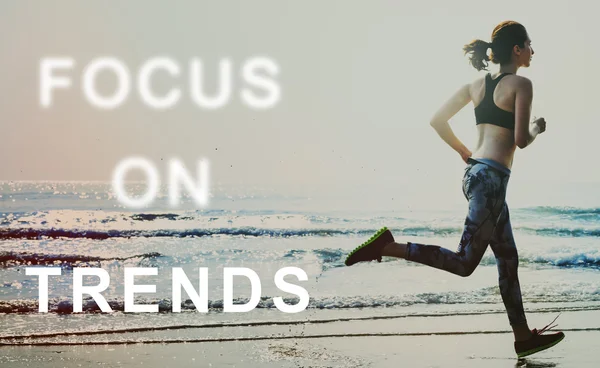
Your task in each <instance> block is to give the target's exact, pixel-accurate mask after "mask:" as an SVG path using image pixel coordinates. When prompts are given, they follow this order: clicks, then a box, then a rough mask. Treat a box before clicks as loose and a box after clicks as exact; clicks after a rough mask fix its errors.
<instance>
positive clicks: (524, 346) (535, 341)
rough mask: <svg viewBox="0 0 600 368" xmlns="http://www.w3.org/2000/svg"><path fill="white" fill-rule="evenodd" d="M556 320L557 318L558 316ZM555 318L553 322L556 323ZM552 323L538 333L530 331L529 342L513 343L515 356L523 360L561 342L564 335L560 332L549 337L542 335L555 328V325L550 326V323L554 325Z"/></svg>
mask: <svg viewBox="0 0 600 368" xmlns="http://www.w3.org/2000/svg"><path fill="white" fill-rule="evenodd" d="M556 318H558V316H557V317H556ZM556 318H555V319H554V321H556ZM554 321H552V322H550V324H548V325H547V326H546V327H544V328H542V329H541V330H539V331H538V330H537V329H535V328H534V329H533V330H532V331H531V333H532V334H533V336H531V338H530V339H529V340H525V341H515V352H516V353H517V356H518V357H519V358H523V357H526V356H528V355H531V354H535V353H537V352H540V351H542V350H546V349H548V348H551V347H553V346H554V345H556V344H558V343H559V342H561V341H562V339H564V338H565V334H564V333H562V332H556V333H553V334H550V335H542V334H543V333H544V332H545V331H548V330H550V329H551V328H553V327H556V325H554V326H550V325H551V324H552V323H554ZM548 326H550V327H548Z"/></svg>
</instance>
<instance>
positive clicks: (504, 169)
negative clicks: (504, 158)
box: [467, 157, 510, 175]
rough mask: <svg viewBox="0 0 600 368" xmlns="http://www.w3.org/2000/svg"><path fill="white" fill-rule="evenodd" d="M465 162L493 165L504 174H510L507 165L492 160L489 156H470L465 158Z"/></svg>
mask: <svg viewBox="0 0 600 368" xmlns="http://www.w3.org/2000/svg"><path fill="white" fill-rule="evenodd" d="M467 163H469V164H485V165H488V166H491V167H493V168H494V169H496V170H499V171H502V172H503V173H505V174H506V175H510V169H509V168H508V167H506V166H504V165H502V164H501V163H499V162H498V161H494V160H492V159H489V158H477V159H474V158H470V157H469V158H468V159H467Z"/></svg>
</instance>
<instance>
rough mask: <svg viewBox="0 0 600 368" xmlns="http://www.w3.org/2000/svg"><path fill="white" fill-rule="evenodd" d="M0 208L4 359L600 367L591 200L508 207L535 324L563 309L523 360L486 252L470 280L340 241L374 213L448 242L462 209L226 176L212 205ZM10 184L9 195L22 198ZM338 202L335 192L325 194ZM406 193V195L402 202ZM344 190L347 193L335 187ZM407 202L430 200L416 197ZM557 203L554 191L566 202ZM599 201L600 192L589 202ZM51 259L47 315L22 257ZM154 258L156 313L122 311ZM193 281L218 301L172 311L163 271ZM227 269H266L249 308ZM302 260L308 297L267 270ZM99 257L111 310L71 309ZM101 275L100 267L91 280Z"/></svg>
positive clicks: (77, 200)
mask: <svg viewBox="0 0 600 368" xmlns="http://www.w3.org/2000/svg"><path fill="white" fill-rule="evenodd" d="M1 195H2V198H1V199H2V200H3V203H4V204H5V206H4V207H3V212H2V213H1V214H0V216H1V219H0V224H1V227H0V236H2V242H1V243H0V261H1V262H0V263H1V265H0V274H1V275H2V288H0V325H1V327H2V331H1V332H0V343H1V344H2V346H0V364H1V365H2V366H7V367H27V366H48V367H77V366H96V365H97V366H105V367H107V366H108V367H112V366H114V367H119V366H134V365H136V366H137V365H145V366H150V367H163V366H167V365H169V364H177V365H179V366H184V367H185V366H190V367H191V366H213V367H226V366H231V367H233V366H240V367H241V366H249V367H254V366H256V367H258V366H281V367H362V366H369V367H392V366H399V365H401V366H402V365H407V366H411V367H506V366H511V367H513V366H527V367H573V366H577V367H595V366H597V364H598V362H599V360H598V358H597V356H596V355H595V353H594V349H593V348H594V346H595V345H594V344H595V342H596V341H597V338H598V337H599V331H600V272H598V266H599V264H600V263H599V259H600V255H599V253H598V244H599V243H598V231H599V229H598V227H597V223H598V216H599V212H598V209H597V207H583V206H579V207H573V206H567V205H566V204H568V203H569V202H568V201H565V200H564V199H562V198H560V197H555V198H554V200H555V202H556V203H550V204H551V205H549V206H536V205H530V206H525V207H522V208H515V209H514V210H513V211H512V212H511V216H512V222H513V224H514V230H515V237H516V238H517V241H518V248H519V256H520V267H519V279H520V283H521V285H522V286H521V288H522V291H523V301H524V305H525V309H526V315H527V318H528V322H529V325H530V327H531V328H538V329H539V328H542V327H543V326H545V325H547V324H548V323H550V322H551V321H552V320H553V319H554V318H555V317H557V316H559V315H560V316H559V318H558V319H557V321H556V323H558V327H557V328H556V329H557V330H562V331H564V332H565V334H566V339H565V340H564V341H562V342H561V343H559V344H558V345H557V346H555V347H553V348H551V349H549V350H547V351H545V352H541V353H538V354H535V355H533V356H532V357H530V358H527V359H526V360H524V361H518V360H517V359H516V354H515V352H514V349H513V336H512V333H511V332H510V326H509V324H508V318H507V316H506V313H505V309H504V305H503V304H502V300H501V297H500V293H499V290H498V285H497V278H498V275H497V270H496V266H495V259H494V257H493V254H492V252H491V251H489V250H488V252H487V253H486V255H485V256H484V258H483V259H482V261H481V264H480V265H479V267H478V268H477V269H476V270H475V272H474V273H473V274H472V275H471V276H470V277H467V278H462V277H458V276H455V275H452V274H450V273H447V272H443V271H440V270H436V269H432V268H429V267H425V266H422V265H419V264H416V263H411V262H407V261H404V260H397V259H391V258H384V260H383V262H381V263H377V262H371V263H361V264H358V265H355V266H352V267H346V266H344V264H343V261H344V258H345V256H346V254H348V252H349V251H350V250H352V249H353V248H354V247H356V245H358V244H360V243H361V242H363V241H364V240H365V239H366V238H368V236H370V235H371V234H372V233H374V232H375V231H376V230H377V229H379V228H380V227H382V226H388V227H389V228H390V229H391V230H392V232H393V233H394V235H395V236H396V237H397V239H418V240H419V241H420V242H423V243H428V244H438V245H441V246H445V247H448V248H450V249H452V248H454V249H455V248H456V242H457V238H459V236H460V233H461V231H462V229H461V225H462V218H463V216H464V213H463V210H464V208H462V207H452V206H451V205H447V206H443V207H440V208H438V209H436V208H433V209H427V208H425V209H422V210H415V209H413V208H410V209H406V208H405V209H402V208H399V209H398V208H393V207H392V205H390V204H388V206H389V207H388V208H385V201H384V200H381V201H380V202H379V203H377V202H376V201H375V200H374V199H373V198H374V197H373V198H370V199H369V203H370V205H371V207H369V206H367V205H366V202H364V203H356V202H353V203H354V204H356V205H357V206H360V209H356V208H354V209H353V208H344V207H342V206H340V205H336V203H337V204H339V203H345V204H346V205H348V203H351V202H349V201H347V200H344V199H343V198H329V199H326V198H325V199H320V200H314V198H313V197H303V196H292V195H281V194H278V193H273V192H256V191H255V192H252V191H248V190H247V189H241V190H240V191H238V193H237V194H233V192H232V191H231V189H227V190H225V189H223V191H222V192H221V193H220V192H218V191H216V194H215V197H214V198H213V209H210V210H205V211H198V210H193V209H182V210H178V211H165V210H164V208H161V207H160V203H159V204H157V207H156V208H149V209H147V210H145V211H132V210H126V209H123V208H119V207H116V208H115V206H114V204H115V200H114V198H112V197H111V196H110V189H109V188H107V184H98V183H14V182H12V183H8V184H7V183H5V184H3V187H2V193H1ZM13 199H14V201H13ZM327 200H329V202H327ZM403 200H405V201H407V203H409V202H408V201H409V200H411V199H410V198H405V199H403ZM336 201H337V202H336ZM413 201H414V202H418V201H424V199H422V198H421V199H420V198H414V199H413ZM561 201H562V203H563V204H562V205H561ZM590 205H593V204H592V203H590ZM32 267H59V268H60V271H61V275H60V276H51V277H50V278H49V286H48V298H49V299H48V313H39V312H38V309H39V299H38V293H39V290H38V286H39V283H38V277H37V276H32V275H27V274H26V272H25V269H26V268H32ZM131 267H137V268H155V269H157V270H158V274H157V275H155V276H136V277H137V278H136V284H148V285H154V286H155V292H153V293H138V294H136V296H135V303H137V304H140V305H142V304H156V305H157V308H158V310H159V312H158V313H127V312H125V308H126V307H125V306H126V303H125V298H124V270H125V269H126V268H131ZM175 267H178V268H181V269H182V270H183V272H185V274H186V275H187V277H189V279H190V282H191V284H192V285H193V286H194V287H196V286H197V285H199V273H198V270H199V268H200V267H205V268H207V269H208V289H209V290H208V311H207V312H199V311H197V310H196V308H195V306H194V304H193V303H192V301H191V300H189V299H188V295H186V294H185V292H184V293H183V294H182V297H183V299H182V300H183V301H182V303H181V310H182V312H181V313H177V312H173V310H172V309H173V308H172V305H173V297H172V290H171V281H172V279H171V270H172V269H173V268H175ZM226 267H245V268H249V269H251V270H253V271H254V272H256V273H257V274H258V275H259V278H260V283H261V291H260V294H261V295H260V298H259V300H258V302H257V305H256V308H254V309H253V310H251V311H249V312H246V313H228V312H224V309H223V305H224V294H223V292H224V289H223V285H224V276H223V271H224V269H225V268H226ZM283 267H297V268H300V269H302V270H304V271H305V272H306V274H307V275H308V280H306V281H299V280H297V279H295V278H294V277H288V279H287V280H288V282H290V283H294V284H296V285H299V286H302V287H303V288H304V289H305V290H306V291H307V292H308V294H309V296H310V300H309V304H308V306H307V308H306V309H305V310H303V311H301V312H299V313H284V312H282V311H280V310H279V309H277V308H276V307H275V305H274V302H273V300H274V298H275V297H283V300H284V301H285V303H287V304H290V305H293V304H295V303H297V302H298V297H297V296H295V295H294V294H290V293H286V292H283V291H282V290H280V289H279V288H277V287H276V285H275V282H274V279H273V277H274V275H275V274H276V272H277V271H278V270H279V269H281V268H283ZM75 268H79V269H87V268H101V269H103V270H105V271H106V272H107V274H108V275H109V276H110V285H109V286H108V287H107V289H106V290H104V291H103V292H102V296H103V297H104V298H105V299H106V300H107V303H108V304H109V306H110V308H111V310H112V312H111V313H100V309H99V307H98V304H97V303H96V302H95V301H94V300H92V299H91V298H90V297H89V296H87V295H85V296H84V299H83V302H82V308H83V313H73V303H74V301H73V297H72V294H73V274H74V273H73V270H74V269H75ZM85 283H86V285H94V284H95V283H97V280H94V279H93V278H90V279H86V280H85ZM233 292H234V296H235V303H238V304H239V303H246V302H248V301H249V300H250V297H251V295H250V287H249V282H248V280H244V279H243V278H240V279H236V281H235V283H234V287H233Z"/></svg>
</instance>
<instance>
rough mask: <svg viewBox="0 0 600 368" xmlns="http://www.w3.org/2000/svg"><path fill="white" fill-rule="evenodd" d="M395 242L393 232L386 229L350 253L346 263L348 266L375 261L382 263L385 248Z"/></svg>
mask: <svg viewBox="0 0 600 368" xmlns="http://www.w3.org/2000/svg"><path fill="white" fill-rule="evenodd" d="M393 241H394V237H393V236H392V233H391V231H389V230H388V228H387V227H384V228H382V229H380V230H379V231H378V232H376V233H375V235H373V236H372V237H370V238H369V240H367V241H366V242H364V243H362V244H361V245H359V246H358V247H356V248H355V249H354V250H353V251H352V252H350V254H348V257H346V261H345V262H344V263H345V264H346V266H352V265H353V264H355V263H358V262H368V261H374V260H377V262H381V252H382V251H383V248H384V247H385V246H386V245H387V244H389V243H391V242H393Z"/></svg>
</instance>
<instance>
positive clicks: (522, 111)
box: [345, 21, 565, 357]
mask: <svg viewBox="0 0 600 368" xmlns="http://www.w3.org/2000/svg"><path fill="white" fill-rule="evenodd" d="M488 49H491V54H490V56H488V55H487V50H488ZM463 50H464V52H465V55H466V54H469V55H470V57H469V59H470V62H471V64H472V65H473V66H474V67H475V69H477V70H487V66H488V61H491V62H492V63H494V64H499V65H500V68H499V72H498V73H496V74H494V75H492V74H491V73H488V74H486V76H485V77H484V78H479V79H477V80H475V81H474V82H472V83H469V84H466V85H464V86H462V87H461V88H460V89H459V90H458V91H457V92H456V93H455V94H454V95H453V96H452V97H451V98H450V99H449V100H448V102H446V103H445V104H444V105H443V106H442V107H441V108H440V109H439V111H437V113H436V114H435V115H434V117H433V118H432V120H431V126H432V127H433V128H434V129H435V130H436V132H437V133H438V134H439V136H440V137H441V138H442V139H443V140H444V141H445V142H446V143H447V144H448V145H449V146H450V147H452V149H454V150H455V151H456V152H457V153H458V154H459V155H460V156H461V158H462V159H463V161H465V163H466V164H467V166H466V168H465V170H464V176H463V181H462V183H463V185H462V190H463V194H464V196H465V198H466V199H467V201H468V202H469V210H468V214H467V217H466V220H465V223H464V229H463V234H462V237H461V239H460V243H459V245H458V250H457V251H456V252H454V251H451V250H449V249H446V248H442V247H439V246H436V245H425V244H418V243H411V242H407V243H398V242H395V241H394V237H393V236H392V233H391V232H390V231H389V230H388V229H387V228H383V229H381V230H380V231H378V232H377V233H376V234H375V235H374V236H372V237H371V238H370V239H369V240H367V241H366V242H365V243H363V244H361V245H360V246H359V247H357V248H356V249H355V250H353V251H352V252H351V253H350V254H349V255H348V257H347V258H346V262H345V263H346V265H347V266H351V265H353V264H355V263H357V262H364V261H373V260H377V261H379V262H381V257H382V256H388V257H397V258H403V259H406V260H409V261H413V262H418V263H422V264H425V265H428V266H431V267H435V268H438V269H441V270H445V271H448V272H451V273H453V274H455V275H459V276H463V277H467V276H469V275H471V273H473V271H474V270H475V268H476V267H477V266H478V265H479V262H480V261H481V258H482V257H483V254H484V253H485V251H486V249H487V246H488V245H490V246H491V248H492V251H493V252H494V256H495V257H496V263H497V266H498V274H499V284H500V292H501V294H502V300H503V302H504V305H505V307H506V312H507V314H508V319H509V322H510V325H511V326H512V329H513V332H514V337H515V343H514V347H515V351H516V353H517V356H518V357H524V356H527V355H530V354H533V353H536V352H538V351H541V350H545V349H548V348H550V347H552V346H554V345H555V344H557V343H558V342H560V341H561V340H562V339H563V338H564V336H565V335H564V334H563V333H562V332H557V333H552V334H543V333H544V332H545V331H547V330H548V329H550V328H552V327H554V326H552V327H548V326H546V327H544V328H542V329H540V330H537V329H533V330H531V329H530V328H529V326H528V325H527V319H526V318H525V312H524V310H523V302H522V300H521V288H520V286H519V279H518V276H517V268H518V264H519V258H518V255H517V247H516V245H515V239H514V237H513V232H512V226H511V224H510V218H509V212H508V206H507V204H506V201H505V196H506V188H507V185H508V179H509V178H510V168H511V166H512V162H513V156H514V153H515V151H516V148H517V147H519V148H521V149H523V148H525V147H528V146H529V145H530V144H531V143H532V142H533V141H534V140H535V138H536V137H537V136H538V135H539V134H541V133H543V132H544V131H545V130H546V121H545V120H544V118H539V119H536V120H534V121H533V122H531V123H530V122H529V121H530V117H531V102H532V99H533V87H532V83H531V81H530V80H529V79H527V78H525V77H522V76H519V75H517V71H518V70H519V68H521V67H529V65H530V63H531V59H532V56H533V55H534V51H533V48H532V47H531V39H530V38H529V35H528V33H527V30H526V29H525V27H524V26H523V25H521V24H519V23H517V22H514V21H505V22H502V23H500V24H499V25H497V26H496V28H494V31H493V32H492V41H491V42H485V41H482V40H474V41H472V42H471V43H469V44H468V45H465V46H464V47H463ZM470 101H473V105H474V106H475V120H476V125H477V131H478V133H479V139H478V142H477V147H476V148H475V151H474V152H473V153H472V152H471V151H470V150H469V149H468V148H467V147H466V146H465V145H464V144H463V143H462V142H461V141H460V140H459V139H458V138H457V137H456V136H455V135H454V133H453V131H452V129H451V128H450V125H449V124H448V121H449V120H450V119H451V118H452V117H453V116H454V115H455V114H456V113H458V112H459V111H460V110H461V109H462V108H463V107H465V106H466V105H467V104H468V103H469V102H470Z"/></svg>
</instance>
